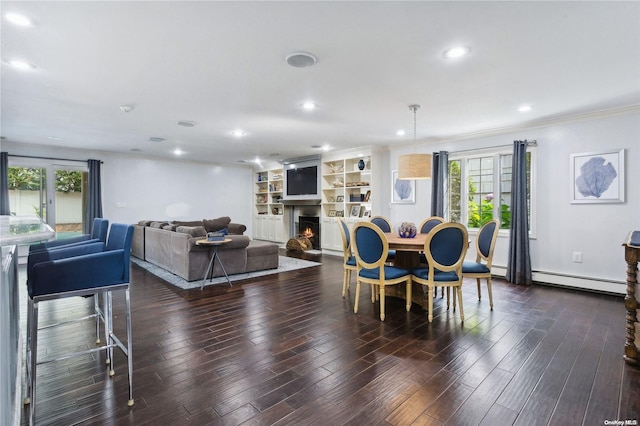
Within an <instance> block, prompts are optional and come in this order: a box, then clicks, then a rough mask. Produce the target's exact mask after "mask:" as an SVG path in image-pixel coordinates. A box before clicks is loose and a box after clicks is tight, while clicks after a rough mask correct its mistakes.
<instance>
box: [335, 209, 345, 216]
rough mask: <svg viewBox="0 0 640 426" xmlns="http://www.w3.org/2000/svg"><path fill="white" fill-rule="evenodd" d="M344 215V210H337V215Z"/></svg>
mask: <svg viewBox="0 0 640 426" xmlns="http://www.w3.org/2000/svg"><path fill="white" fill-rule="evenodd" d="M343 216H344V210H336V217H343Z"/></svg>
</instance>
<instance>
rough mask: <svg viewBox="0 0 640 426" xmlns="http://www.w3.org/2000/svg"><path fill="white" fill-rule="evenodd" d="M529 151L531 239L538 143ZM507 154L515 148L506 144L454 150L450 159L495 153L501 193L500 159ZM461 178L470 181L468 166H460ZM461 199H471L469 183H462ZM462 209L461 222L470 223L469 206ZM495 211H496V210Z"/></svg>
mask: <svg viewBox="0 0 640 426" xmlns="http://www.w3.org/2000/svg"><path fill="white" fill-rule="evenodd" d="M527 151H528V152H529V153H530V154H531V175H530V180H531V182H530V185H531V187H530V194H529V196H530V203H531V206H530V211H529V220H530V223H529V238H531V239H536V235H537V233H536V222H537V221H536V209H537V205H538V203H537V196H536V195H537V192H538V191H537V184H536V182H537V179H536V177H537V176H536V175H537V170H538V164H537V163H538V155H537V152H538V147H537V146H536V145H529V147H528V148H527ZM505 154H507V155H508V154H513V149H512V148H511V147H509V146H504V147H498V148H483V149H477V150H473V151H464V152H460V153H455V152H452V153H450V154H449V161H455V160H460V163H461V164H462V163H463V162H465V161H466V160H468V159H469V158H478V157H483V156H489V155H493V156H494V157H495V158H496V160H497V161H498V163H497V164H498V167H494V172H493V174H494V176H493V179H494V182H497V185H498V189H499V190H500V193H502V188H500V185H501V180H500V167H499V164H500V162H499V160H500V155H505ZM460 169H461V170H460V172H461V175H460V179H461V181H462V182H468V175H467V167H466V165H465V166H461V168H460ZM461 186H462V187H461V191H460V192H461V194H460V197H461V200H468V199H469V186H468V185H465V184H463V185H461ZM448 209H449V206H448V205H447V211H448ZM461 210H462V211H461V212H460V222H461V223H463V224H465V223H469V214H468V213H469V209H468V208H464V209H461ZM494 213H495V212H494ZM469 232H470V233H471V234H475V233H477V229H476V228H470V229H469ZM509 232H510V231H509V230H508V229H500V230H499V231H498V235H499V236H508V235H509Z"/></svg>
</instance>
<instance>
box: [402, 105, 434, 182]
mask: <svg viewBox="0 0 640 426" xmlns="http://www.w3.org/2000/svg"><path fill="white" fill-rule="evenodd" d="M409 109H410V110H411V111H413V143H414V144H415V143H416V112H417V111H418V109H420V105H417V104H415V105H409ZM414 150H415V146H414ZM430 178H431V154H418V153H416V152H414V153H413V154H404V155H401V156H400V157H398V179H400V180H413V179H430Z"/></svg>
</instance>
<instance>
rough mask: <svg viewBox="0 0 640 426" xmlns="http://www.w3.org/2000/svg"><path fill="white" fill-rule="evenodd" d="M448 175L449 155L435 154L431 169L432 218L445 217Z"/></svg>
mask: <svg viewBox="0 0 640 426" xmlns="http://www.w3.org/2000/svg"><path fill="white" fill-rule="evenodd" d="M448 174H449V153H448V152H447V151H440V152H434V153H433V164H432V167H431V216H440V217H444V210H445V200H446V197H445V194H446V193H447V176H448Z"/></svg>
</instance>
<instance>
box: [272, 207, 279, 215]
mask: <svg viewBox="0 0 640 426" xmlns="http://www.w3.org/2000/svg"><path fill="white" fill-rule="evenodd" d="M271 214H276V215H278V214H280V209H279V208H277V207H274V208H272V209H271Z"/></svg>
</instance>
